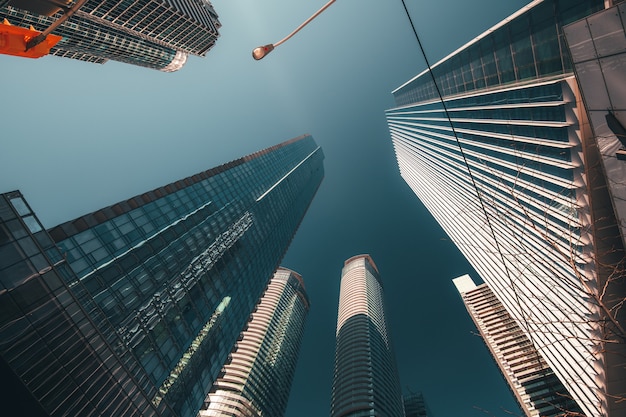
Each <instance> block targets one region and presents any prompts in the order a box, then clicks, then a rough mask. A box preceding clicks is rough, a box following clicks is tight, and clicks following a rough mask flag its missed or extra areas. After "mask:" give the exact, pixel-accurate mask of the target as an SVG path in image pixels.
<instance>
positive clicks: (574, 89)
mask: <svg viewBox="0 0 626 417" xmlns="http://www.w3.org/2000/svg"><path fill="white" fill-rule="evenodd" d="M603 7H604V2H603V1H601V0H597V1H575V0H544V1H534V2H532V3H530V4H529V5H528V6H526V7H525V8H523V9H522V10H520V11H519V12H517V13H515V14H514V15H512V16H511V17H510V18H507V19H505V20H504V21H503V22H502V23H500V24H498V25H496V26H495V27H494V28H492V29H490V30H488V31H487V32H485V34H483V35H481V36H479V37H477V38H476V39H475V40H473V41H471V42H469V43H468V44H466V45H465V46H464V47H462V48H461V49H459V50H457V51H455V52H454V53H453V54H451V55H449V56H448V57H446V58H444V59H443V60H442V61H441V62H439V63H437V64H436V65H435V66H433V72H434V75H435V79H436V80H437V85H438V86H439V91H440V92H441V93H442V99H439V97H438V94H437V91H436V89H434V85H433V83H432V77H431V76H430V74H429V73H428V72H424V73H422V74H420V75H418V76H417V77H415V78H414V79H412V80H410V81H409V82H407V83H406V84H404V85H403V86H401V87H400V88H398V89H396V90H395V91H394V92H393V94H394V97H395V99H396V105H397V106H396V107H395V108H393V109H390V110H387V112H386V115H387V121H388V125H389V130H390V133H391V139H392V142H393V146H394V149H395V153H396V157H397V161H398V166H399V170H400V174H401V175H402V177H403V178H404V180H405V181H406V182H407V184H408V185H409V186H410V187H411V189H412V190H413V192H414V193H415V194H416V195H417V196H418V197H419V198H420V200H421V201H422V203H423V204H424V205H425V206H426V207H427V208H428V210H429V211H430V212H431V214H432V215H433V216H434V217H435V219H436V220H437V221H438V222H439V224H440V225H441V226H442V227H443V229H444V230H445V231H446V233H447V234H448V235H449V236H450V238H451V239H452V240H453V241H454V242H455V244H456V246H457V247H458V248H459V250H460V251H461V252H462V253H463V255H464V256H465V257H466V258H467V259H468V261H469V262H470V263H471V264H472V266H473V267H474V269H475V270H476V272H478V274H479V275H480V277H481V278H482V280H483V281H484V282H486V283H488V285H489V286H490V287H491V289H492V290H493V292H494V293H495V294H496V296H497V297H498V299H499V300H500V301H501V302H502V304H503V305H504V307H505V308H506V310H507V311H508V313H509V314H510V315H511V316H512V317H513V319H514V320H516V321H517V322H518V323H519V324H520V326H521V327H522V329H523V330H524V332H525V333H526V334H527V335H528V337H529V338H530V340H531V341H532V343H533V345H534V346H535V347H536V348H537V349H538V351H539V352H540V353H541V355H542V356H543V357H544V359H545V360H546V362H547V363H548V364H549V365H550V367H551V369H552V370H553V371H554V373H555V374H556V375H557V376H558V378H559V380H560V381H561V382H562V383H563V385H564V386H565V387H566V388H567V390H568V391H569V393H570V394H571V395H572V396H573V397H574V398H575V400H576V402H577V403H578V405H579V406H580V408H581V409H582V410H583V412H584V413H585V414H586V415H587V416H589V417H591V416H607V415H621V411H611V410H618V408H617V407H619V406H620V405H619V403H620V401H615V400H614V399H615V398H621V397H619V395H620V393H623V392H624V391H623V389H622V388H620V387H623V385H620V384H621V382H617V381H619V380H620V378H621V379H622V380H623V377H620V376H619V375H617V374H619V373H620V372H621V371H622V370H621V369H619V367H617V368H614V369H613V370H611V369H609V368H608V367H607V364H608V363H609V361H607V358H608V357H609V355H610V352H609V351H608V350H607V349H605V346H604V342H603V340H604V338H605V337H606V338H611V337H613V336H612V335H614V333H610V332H611V330H607V328H606V327H605V324H604V322H605V319H603V318H602V319H599V318H598V317H599V316H601V315H602V314H604V313H602V312H601V310H602V307H601V306H602V304H603V303H604V302H605V301H607V300H608V298H607V297H605V294H604V293H603V292H602V291H597V289H598V288H606V287H605V286H604V284H605V283H606V282H611V281H614V277H612V276H611V274H612V273H614V271H615V267H619V265H618V263H617V262H616V261H615V256H616V255H615V256H613V258H611V256H612V255H611V254H617V255H619V254H620V253H623V252H621V251H622V250H623V249H621V248H622V242H621V240H619V239H618V240H617V241H615V239H613V238H614V236H616V235H619V231H618V230H617V229H616V227H615V221H614V218H615V216H614V213H613V212H612V207H611V204H610V201H611V198H610V196H609V195H608V193H607V189H606V183H605V179H604V175H605V174H604V172H603V171H602V169H601V167H600V164H599V163H598V162H599V155H598V149H597V147H596V146H595V141H594V137H593V135H592V133H591V131H590V129H589V124H588V119H587V114H586V109H585V105H584V103H583V100H582V97H581V94H580V91H579V84H578V80H577V78H576V77H575V75H574V73H573V67H572V63H571V55H570V52H569V51H568V49H567V44H566V43H565V40H564V35H563V27H562V25H565V24H569V23H571V22H573V21H575V20H578V19H581V18H583V17H584V16H586V15H587V14H590V13H593V12H596V11H598V10H601V9H602V8H603ZM499 51H502V53H500V52H499ZM502 62H508V63H509V64H506V65H501V63H502ZM479 63H480V65H478V64H479ZM492 63H493V64H492ZM474 64H476V65H474ZM468 80H469V81H468ZM611 219H613V220H611ZM613 233H615V234H613ZM609 242H610V244H608V243H609ZM609 248H610V249H609ZM618 262H619V261H618ZM612 267H613V269H612ZM607 277H608V278H607ZM608 280H611V281H608ZM618 289H619V288H618ZM620 291H622V292H621V293H620V294H622V295H623V290H620ZM610 297H613V295H610ZM618 298H619V300H622V299H623V296H621V295H620V296H619V297H618ZM616 357H617V356H616ZM612 373H614V376H611V374H612ZM613 387H615V388H613ZM612 412H613V413H616V414H611V413H612Z"/></svg>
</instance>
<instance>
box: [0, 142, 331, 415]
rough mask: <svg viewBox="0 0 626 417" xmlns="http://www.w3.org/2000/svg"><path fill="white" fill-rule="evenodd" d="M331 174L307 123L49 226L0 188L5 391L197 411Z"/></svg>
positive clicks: (36, 400) (67, 406)
mask: <svg viewBox="0 0 626 417" xmlns="http://www.w3.org/2000/svg"><path fill="white" fill-rule="evenodd" d="M323 175H324V174H323V153H322V150H321V148H320V147H318V146H317V145H316V144H315V142H314V140H313V138H312V137H311V136H309V135H304V136H300V137H297V138H294V139H291V140H289V141H286V142H284V143H281V144H279V145H276V146H273V147H271V148H267V149H264V150H262V151H259V152H256V153H254V154H251V155H248V156H244V157H242V158H239V159H237V160H234V161H232V162H229V163H227V164H224V165H221V166H218V167H216V168H213V169H210V170H208V171H204V172H201V173H199V174H196V175H194V176H191V177H188V178H185V179H182V180H179V181H176V182H174V183H171V184H168V185H166V186H163V187H160V188H158V189H155V190H152V191H149V192H146V193H144V194H142V195H139V196H136V197H133V198H131V199H128V200H126V201H122V202H119V203H117V204H114V205H112V206H109V207H106V208H103V209H101V210H98V211H96V212H94V213H90V214H87V215H85V216H82V217H80V218H78V219H75V220H73V221H69V222H66V223H63V224H61V225H59V226H56V227H53V228H51V229H49V230H47V231H46V230H44V229H43V227H42V225H41V224H40V223H39V221H38V220H37V218H36V216H35V215H34V213H33V211H32V209H31V208H30V207H29V206H28V204H27V203H26V201H25V199H24V198H23V197H22V195H21V194H20V193H19V192H17V191H16V192H11V193H6V194H3V195H2V198H1V199H0V219H1V222H0V284H1V285H2V286H1V287H0V358H1V361H0V368H1V369H2V371H3V375H2V378H3V382H6V383H8V387H9V388H11V390H10V391H6V390H3V392H2V394H3V395H11V396H12V397H13V396H20V397H23V398H25V401H24V403H25V404H26V403H27V404H29V405H31V406H32V409H33V410H34V411H33V412H32V413H31V412H29V413H26V414H25V415H50V416H62V415H80V416H91V415H93V416H101V415H115V416H137V415H140V416H195V415H196V414H197V413H198V410H199V409H200V407H201V406H202V404H203V401H204V399H205V397H206V395H207V393H208V391H209V389H210V388H211V385H212V384H213V382H214V381H215V380H216V379H217V378H218V376H219V375H220V372H221V370H222V368H223V366H224V364H225V363H226V361H227V359H228V356H229V353H230V352H231V350H232V348H233V346H234V344H235V342H236V341H237V338H238V336H239V334H240V332H241V330H242V329H243V328H244V326H245V324H246V323H247V320H248V317H249V316H250V314H251V312H252V311H253V309H254V307H255V305H256V304H257V302H258V300H259V297H260V296H261V294H262V293H263V290H264V289H265V287H266V286H267V283H268V281H269V279H270V278H271V277H272V275H273V274H274V272H275V271H276V269H277V268H278V266H279V263H280V260H281V259H282V257H283V255H284V254H285V252H286V250H287V247H288V246H289V243H290V241H291V239H292V238H293V236H294V233H295V231H296V229H297V228H298V225H299V223H300V222H301V220H302V218H303V216H304V214H305V212H306V210H307V208H308V207H309V205H310V203H311V201H312V199H313V197H314V195H315V193H316V191H317V189H318V187H319V185H320V183H321V181H322V178H323ZM7 403H8V404H9V405H10V404H11V402H5V404H7ZM23 407H24V405H22V404H20V410H21V409H22V408H23ZM20 410H18V411H20ZM13 415H19V414H17V412H15V413H14V414H13Z"/></svg>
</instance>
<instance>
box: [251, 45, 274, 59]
mask: <svg viewBox="0 0 626 417" xmlns="http://www.w3.org/2000/svg"><path fill="white" fill-rule="evenodd" d="M273 50H274V45H272V44H269V45H263V46H259V47H258V48H254V49H253V50H252V58H254V59H256V60H257V61H258V60H260V59H263V58H264V57H265V55H267V54H269V53H270V52H272V51H273Z"/></svg>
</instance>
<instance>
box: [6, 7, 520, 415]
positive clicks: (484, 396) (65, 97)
mask: <svg viewBox="0 0 626 417" xmlns="http://www.w3.org/2000/svg"><path fill="white" fill-rule="evenodd" d="M406 1H407V5H408V6H409V10H410V13H411V16H412V18H413V21H414V23H415V24H416V26H417V30H418V33H419V35H420V37H421V40H422V43H423V45H424V47H425V49H426V53H427V54H428V57H429V59H430V60H431V63H434V62H435V61H437V60H438V59H440V58H442V57H443V56H446V55H447V54H449V53H450V52H452V51H453V50H455V49H456V48H458V47H460V46H461V45H463V44H464V43H466V42H468V41H469V40H471V39H472V38H474V37H475V36H478V35H479V34H480V33H482V32H483V31H484V30H486V29H488V28H489V27H491V26H492V25H494V24H496V23H497V22H499V21H500V20H502V19H503V18H505V17H507V16H509V15H510V14H511V13H513V12H514V11H516V10H517V9H519V8H520V7H522V6H523V5H525V4H526V3H527V2H526V1H521V0H507V1H498V0H473V1H466V0H448V1H425V0H406ZM324 2H325V0H315V1H306V2H305V1H289V0H266V1H258V0H228V1H227V0H215V1H213V5H214V6H215V9H216V11H217V12H218V14H219V15H220V20H221V22H222V24H223V27H222V30H221V31H220V32H221V37H220V39H218V41H217V44H216V46H215V47H214V49H213V50H212V51H210V52H209V53H208V54H207V56H206V57H205V58H198V57H190V59H189V60H188V62H187V64H186V65H185V67H183V69H182V70H180V71H179V72H176V73H172V74H166V73H161V72H158V71H154V70H149V69H144V68H139V67H133V66H131V65H126V64H118V63H115V62H109V63H107V64H105V65H96V64H88V63H82V62H78V61H73V60H69V59H62V58H56V57H44V58H41V59H38V60H27V59H23V58H15V57H9V56H0V68H1V69H0V71H1V73H2V78H1V81H0V86H1V89H0V91H1V93H0V99H1V100H2V104H1V105H0V110H1V111H0V192H6V191H11V190H14V189H20V190H21V191H22V192H23V193H24V195H25V196H26V199H27V200H28V201H29V202H30V204H31V206H32V207H33V209H34V210H35V211H36V213H37V214H38V216H39V217H40V219H41V220H42V221H43V223H44V225H45V226H46V227H52V226H54V225H56V224H59V223H61V222H63V221H67V220H71V219H73V218H75V217H78V216H80V215H82V214H86V213H88V212H91V211H94V210H97V209H99V208H101V207H104V206H107V205H110V204H113V203H116V202H118V201H120V200H122V199H126V198H129V197H132V196H134V195H136V194H140V193H142V192H144V191H147V190H150V189H153V188H156V187H159V186H161V185H164V184H166V183H169V182H172V181H175V180H178V179H181V178H183V177H186V176H189V175H192V174H195V173H197V172H199V171H203V170H205V169H208V168H210V167H213V166H216V165H219V164H222V163H225V162H228V161H230V160H232V159H235V158H237V157H239V156H242V155H244V154H249V153H252V152H254V151H257V150H260V149H262V148H265V147H268V146H271V145H274V144H276V143H279V142H282V141H284V140H287V139H290V138H292V137H295V136H298V135H300V134H303V133H310V134H312V135H313V137H314V138H315V139H316V141H317V142H318V144H319V145H321V146H322V148H323V149H324V152H325V154H326V161H325V168H326V178H325V179H324V182H323V183H322V186H321V188H320V190H319V192H318V195H317V197H316V198H315V200H314V202H313V204H312V205H311V208H310V210H309V212H308V214H307V216H306V218H305V220H304V222H303V223H302V226H301V228H300V230H299V231H298V233H297V235H296V238H295V239H294V241H293V243H292V245H291V247H290V249H289V251H288V253H287V256H286V258H285V259H284V262H283V265H284V266H286V267H288V268H291V269H293V270H295V271H297V272H299V273H301V274H302V276H303V278H304V280H305V283H306V286H307V289H308V292H309V296H310V298H311V304H312V306H311V311H310V314H309V317H308V321H307V328H306V332H305V337H304V340H303V346H302V349H301V353H300V361H299V364H298V368H297V372H296V376H295V380H294V384H293V387H292V392H291V399H290V402H289V406H288V410H287V417H323V416H328V413H329V409H330V392H331V384H332V369H333V355H334V332H335V325H336V317H337V303H338V299H339V280H340V274H341V268H342V266H343V262H344V260H346V259H347V258H349V257H351V256H353V255H357V254H360V253H369V254H371V255H372V257H373V259H374V261H375V262H376V264H377V266H378V268H379V269H380V272H381V275H382V279H383V281H384V285H385V290H386V300H387V305H388V311H387V313H388V320H389V322H390V326H391V332H392V338H393V341H394V344H395V348H396V356H397V360H398V366H399V369H400V379H401V383H402V386H403V387H408V388H410V389H411V390H413V391H422V392H423V393H424V396H425V398H426V401H427V402H428V404H429V406H430V408H431V411H432V414H433V416H434V417H481V416H491V417H500V416H503V417H504V416H506V417H510V416H511V413H513V415H519V414H520V411H519V409H518V408H517V406H516V404H515V402H514V400H513V397H512V396H511V394H510V392H509V390H508V388H507V386H506V384H505V382H504V379H503V378H502V377H501V376H500V374H499V371H498V370H497V368H496V366H495V364H494V363H493V361H492V360H491V358H490V356H489V354H488V351H487V348H486V347H485V346H484V344H483V342H482V340H481V339H480V338H479V337H478V336H476V335H475V334H474V333H475V329H474V326H473V324H472V323H471V320H470V319H469V316H468V315H467V313H466V311H465V308H464V306H463V304H462V302H461V299H460V297H459V295H458V293H457V292H456V290H455V288H454V286H453V284H452V281H451V280H452V278H455V277H457V276H459V275H462V274H465V273H470V274H472V275H473V276H474V278H477V277H476V275H475V273H474V272H473V270H472V269H471V267H470V266H469V265H468V263H467V262H466V261H465V259H464V258H463V257H462V256H461V255H460V253H459V252H458V250H457V249H456V247H455V246H454V244H452V243H451V242H450V241H449V240H448V239H447V236H446V235H445V233H444V232H443V231H442V230H441V228H440V227H439V226H438V225H437V223H436V222H435V221H434V220H433V219H432V217H431V216H430V214H429V213H428V212H427V211H426V210H425V208H424V207H423V206H422V204H421V203H420V202H419V200H418V199H417V197H415V196H414V195H413V193H412V192H411V191H410V189H409V187H408V186H407V185H406V184H405V183H404V181H403V180H402V179H401V177H400V175H399V172H398V168H397V165H396V162H395V157H394V153H393V148H392V145H391V139H390V137H389V132H388V130H387V125H386V121H385V116H384V111H385V110H386V109H388V108H391V107H393V106H394V103H393V97H392V95H391V91H392V90H393V89H394V88H396V87H398V86H400V85H401V84H403V83H404V82H405V81H407V80H408V79H410V78H411V77H413V76H415V75H416V74H417V73H419V72H421V71H422V70H423V69H424V68H425V64H424V61H423V60H422V58H421V55H420V53H419V50H418V47H417V42H416V40H415V37H414V35H413V32H412V30H411V27H410V25H409V21H408V18H407V16H406V14H405V12H404V9H403V7H402V2H401V1H400V0H393V1H389V0H386V1H383V0H376V1H374V0H338V1H337V2H336V3H335V4H334V5H332V6H331V7H330V8H329V9H328V10H327V11H326V12H324V13H323V14H322V15H320V16H319V17H318V18H317V19H316V20H315V21H313V22H312V23H311V24H310V25H309V26H307V27H306V28H304V29H303V30H302V31H301V32H300V33H298V34H297V35H296V36H294V37H293V38H292V39H291V40H289V41H287V42H286V43H285V44H283V45H282V46H280V47H279V48H277V49H276V50H275V51H274V52H273V53H272V54H271V55H269V56H268V57H267V58H265V59H264V60H263V61H259V62H256V61H254V60H253V59H252V58H251V50H252V49H253V48H254V47H255V46H258V45H262V44H266V43H272V42H276V41H278V40H279V39H281V38H283V37H284V36H285V35H287V34H288V33H289V32H291V31H292V30H293V29H294V28H295V27H297V26H298V25H299V24H300V23H301V22H302V21H304V20H305V19H306V18H308V17H309V16H310V15H311V14H313V13H314V12H315V11H316V10H317V9H318V8H320V7H321V6H322V5H323V4H324Z"/></svg>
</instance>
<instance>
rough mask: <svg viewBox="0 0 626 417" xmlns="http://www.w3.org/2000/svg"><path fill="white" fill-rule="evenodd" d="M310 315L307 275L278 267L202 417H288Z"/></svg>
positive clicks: (215, 385)
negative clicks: (288, 403)
mask: <svg viewBox="0 0 626 417" xmlns="http://www.w3.org/2000/svg"><path fill="white" fill-rule="evenodd" d="M308 311H309V299H308V297H307V295H306V291H305V288H304V282H303V280H302V277H301V276H300V275H299V274H297V273H296V272H294V271H291V270H289V269H286V268H282V267H281V268H278V270H277V271H276V273H275V274H274V277H273V278H272V280H271V281H270V283H269V285H268V286H267V289H266V290H265V293H264V294H263V296H262V297H261V299H260V301H259V303H258V304H257V307H256V309H255V311H254V312H253V313H252V315H251V316H250V319H249V320H248V327H247V329H246V330H244V331H243V332H242V334H241V336H240V337H239V340H238V341H237V344H236V345H235V348H234V349H233V352H232V354H231V360H230V363H228V364H226V365H225V366H224V369H223V370H222V374H223V375H222V376H220V377H219V378H218V380H217V381H216V382H215V383H214V384H213V388H212V389H211V392H210V393H209V396H208V397H207V401H206V402H205V405H204V407H202V410H200V416H201V417H212V416H215V417H227V416H232V417H244V416H257V417H260V416H272V417H280V416H283V415H284V414H285V409H286V408H287V401H288V399H289V391H290V390H291V382H292V380H293V376H294V373H295V370H296V362H297V360H298V352H299V350H300V342H301V341H302V335H303V333H304V323H305V319H306V316H307V313H308Z"/></svg>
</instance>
